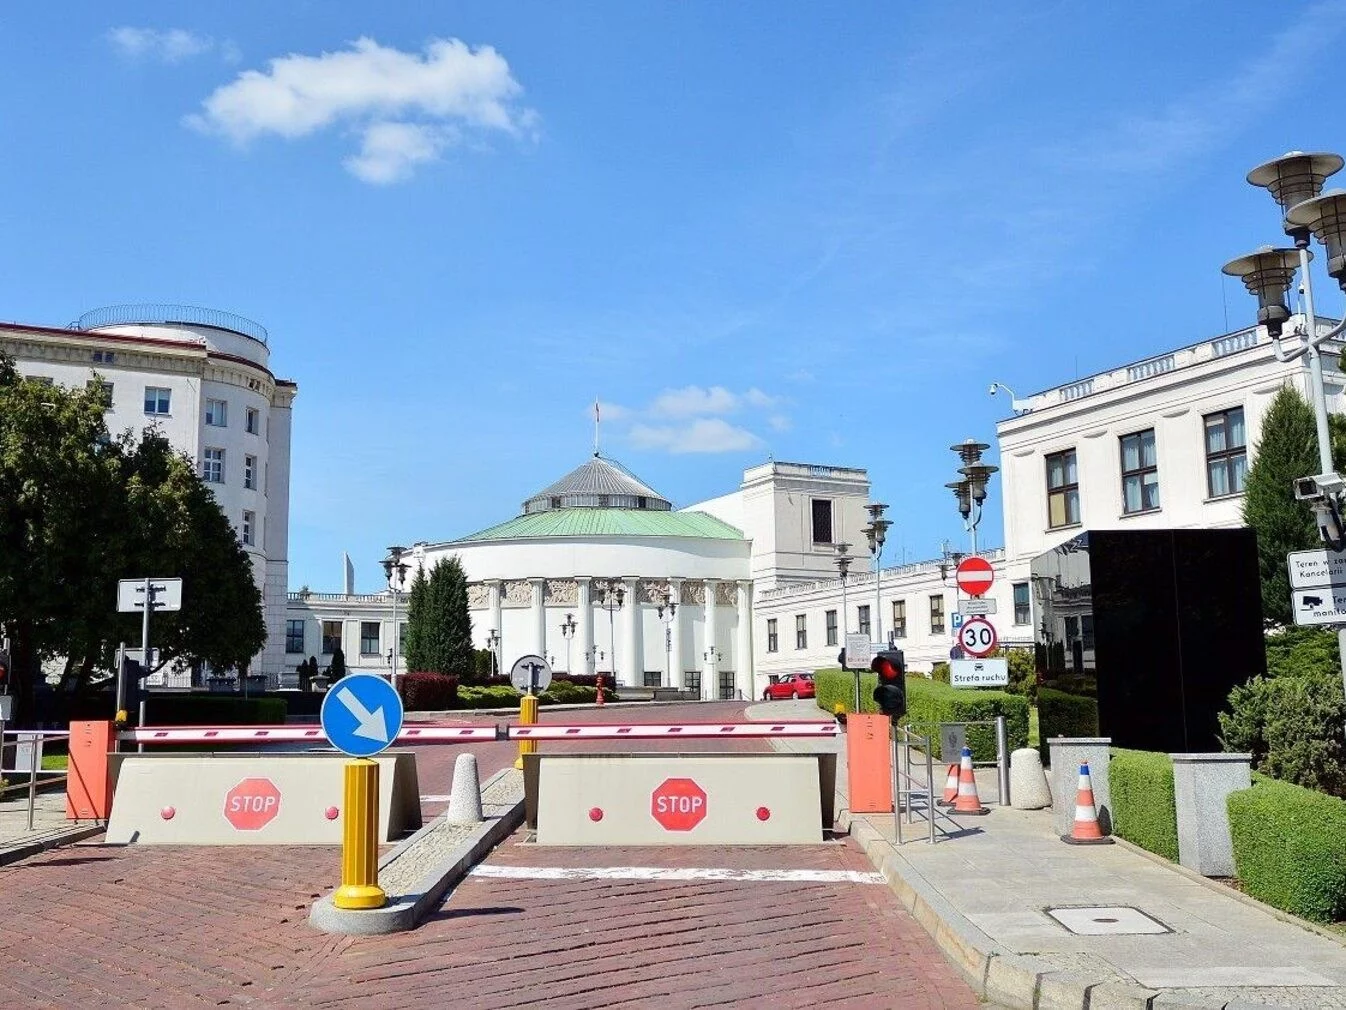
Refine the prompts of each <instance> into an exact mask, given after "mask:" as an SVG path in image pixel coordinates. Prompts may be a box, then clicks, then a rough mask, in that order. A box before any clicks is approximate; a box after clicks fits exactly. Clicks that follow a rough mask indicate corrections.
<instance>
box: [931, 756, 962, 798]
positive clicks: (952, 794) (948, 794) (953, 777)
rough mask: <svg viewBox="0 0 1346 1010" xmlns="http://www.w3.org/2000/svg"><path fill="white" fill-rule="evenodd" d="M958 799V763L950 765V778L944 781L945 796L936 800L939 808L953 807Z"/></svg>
mask: <svg viewBox="0 0 1346 1010" xmlns="http://www.w3.org/2000/svg"><path fill="white" fill-rule="evenodd" d="M957 798H958V762H956V761H955V762H954V763H953V764H951V765H949V777H948V778H946V779H945V780H944V796H943V798H942V799H938V800H935V806H937V807H951V806H953V801H954V800H956V799H957Z"/></svg>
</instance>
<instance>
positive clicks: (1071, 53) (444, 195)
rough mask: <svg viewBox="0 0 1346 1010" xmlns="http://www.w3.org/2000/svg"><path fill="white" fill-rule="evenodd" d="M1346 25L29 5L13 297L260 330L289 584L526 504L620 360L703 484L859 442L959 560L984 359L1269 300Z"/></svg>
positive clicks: (1, 131) (701, 490)
mask: <svg viewBox="0 0 1346 1010" xmlns="http://www.w3.org/2000/svg"><path fill="white" fill-rule="evenodd" d="M1011 7H1014V8H1018V9H1008V8H1011ZM1113 7H1116V8H1117V9H1111V8H1113ZM1344 42H1346V2H1343V0H1328V2H1318V3H1294V4H1281V5H1274V6H1273V7H1268V6H1267V5H1266V4H1265V3H1254V2H1228V3H1222V4H1219V5H1212V4H1209V3H1198V2H1183V0H1166V2H1163V3H1158V2H1154V3H1150V2H1134V3H1130V4H1126V5H1102V4H1087V3H1083V2H1062V3H1054V4H1031V5H1006V4H993V3H955V4H949V3H945V4H933V3H930V4H915V3H892V2H883V3H851V4H846V5H820V4H803V3H800V4H788V3H782V2H780V0H775V2H738V3H732V4H726V3H710V2H686V3H676V4H675V3H627V4H619V3H606V4H575V3H566V2H558V0H547V2H535V3H501V2H490V3H487V2H462V3H453V4H409V3H400V2H391V0H390V2H388V3H385V4H381V5H372V4H364V3H341V2H336V0H324V2H322V3H293V4H274V3H262V2H235V3H231V4H227V5H225V4H219V5H204V4H202V5H196V4H192V5H183V4H178V3H175V4H169V3H119V4H117V5H115V12H114V11H113V5H106V4H97V3H65V4H25V5H9V6H8V8H7V10H6V12H5V13H4V14H3V15H2V16H0V88H2V90H0V94H2V95H3V100H2V101H0V138H3V142H4V143H3V149H4V152H5V154H4V157H2V158H0V193H2V194H3V198H0V228H3V234H4V241H3V242H0V295H2V296H3V302H2V304H0V317H3V318H7V319H13V320H18V321H22V322H29V323H41V324H54V325H62V324H65V323H67V322H69V321H70V320H71V319H74V318H75V317H76V316H78V315H79V314H80V313H81V312H82V311H84V310H86V309H89V308H93V307H95V306H98V305H104V304H113V303H119V302H129V301H182V302H189V303H193V304H201V305H208V306H213V307H217V308H222V309H227V310H230V311H234V312H238V313H241V314H243V315H245V316H248V317H251V318H253V319H256V320H258V321H259V322H261V323H263V324H264V325H265V326H267V327H268V329H269V330H270V332H271V335H272V340H271V346H272V354H273V358H272V363H273V367H274V370H275V371H276V373H277V374H278V375H281V376H284V377H290V378H293V379H295V380H296V381H298V383H299V385H300V398H299V401H298V403H297V406H296V411H295V447H294V471H293V479H292V509H291V544H290V561H291V566H290V572H291V582H292V585H293V586H295V587H298V586H299V585H300V584H303V583H307V584H309V585H311V586H313V587H314V588H315V589H319V588H324V589H331V588H336V587H337V586H338V580H339V578H340V567H339V564H340V557H341V552H342V551H343V550H346V551H349V552H350V554H351V555H352V557H353V558H354V559H355V562H356V566H357V572H358V575H359V578H358V582H359V584H360V586H361V587H362V588H372V587H373V586H374V585H375V583H376V582H377V581H378V579H377V573H376V562H377V560H378V559H379V558H380V557H381V556H382V554H383V548H384V546H385V545H387V544H389V543H394V542H400V543H410V542H412V541H415V540H422V539H424V540H443V539H450V538H453V537H455V536H458V535H462V534H466V533H469V532H472V531H474V530H476V529H479V528H481V527H484V526H487V525H490V524H492V523H495V522H498V521H502V520H504V519H506V518H509V517H510V516H512V515H514V514H515V513H516V512H517V510H518V507H519V503H520V502H521V501H522V500H523V499H524V498H525V497H527V496H528V495H529V494H530V493H532V492H533V491H535V490H537V489H538V488H540V487H541V486H543V485H545V484H547V483H549V482H550V481H551V480H553V479H554V478H556V477H558V476H560V475H561V474H562V473H564V472H565V471H567V470H569V469H570V468H571V467H573V466H575V465H578V464H579V463H580V462H582V461H583V459H584V458H585V455H586V454H587V453H588V452H589V451H590V449H591V439H592V419H591V409H592V408H591V405H592V403H593V401H594V398H595V397H599V398H601V400H602V401H603V403H604V404H605V405H607V407H606V409H605V412H604V416H605V423H604V450H605V453H606V454H608V455H611V456H613V457H615V458H617V459H619V460H621V461H622V462H623V463H625V464H626V465H627V466H628V467H630V468H631V469H632V470H633V471H634V472H636V473H637V474H638V475H640V476H641V477H642V478H643V479H645V480H646V481H647V482H649V483H651V484H652V485H654V486H655V487H656V488H658V489H659V490H660V491H661V492H663V493H664V494H665V495H667V496H669V497H670V498H672V499H673V500H674V501H675V503H676V504H687V503H690V502H694V501H697V500H700V499H702V498H706V497H711V496H713V495H717V494H722V493H725V492H727V491H730V490H732V489H733V488H734V487H735V486H736V485H737V483H738V481H739V479H740V477H741V473H742V470H743V468H744V467H745V466H749V465H753V464H755V463H758V462H761V461H763V460H765V459H766V458H767V456H768V454H771V455H773V456H774V457H775V458H777V459H784V460H792V461H804V462H821V463H836V464H844V465H852V466H863V467H867V468H868V469H869V471H870V474H871V478H872V480H873V484H874V493H875V494H876V496H877V497H879V498H881V499H883V500H884V501H887V502H888V503H889V505H890V506H891V510H890V517H891V518H892V519H894V520H895V523H896V525H895V526H894V528H893V530H892V531H891V532H890V535H889V544H890V545H892V547H895V548H896V550H895V551H894V550H893V549H892V547H890V551H889V553H888V554H887V555H886V557H893V556H894V554H899V555H900V553H901V552H903V551H905V554H906V556H907V558H908V559H911V560H915V559H918V558H924V557H931V556H933V555H935V554H936V553H937V552H938V549H939V543H940V541H941V540H942V539H943V538H946V537H947V538H950V539H951V540H953V541H954V542H955V544H963V543H965V540H966V538H965V536H964V534H963V533H962V530H961V525H960V522H959V519H958V516H957V514H956V512H955V511H954V508H953V500H952V497H951V496H950V495H949V493H948V492H947V491H946V490H945V488H944V486H943V485H944V483H945V482H946V481H948V480H950V479H952V477H953V469H954V456H953V454H952V453H950V452H949V451H948V448H947V447H948V446H949V445H951V444H952V443H954V442H956V441H959V440H961V439H963V438H966V437H968V436H974V437H977V438H979V439H981V440H983V441H988V442H992V443H994V424H995V421H996V420H997V419H998V418H1000V417H1002V416H1004V415H1005V414H1006V413H1007V412H1008V403H1007V401H1006V399H1005V398H1004V397H1003V396H1002V397H998V398H996V399H992V398H990V397H988V396H987V394H986V388H987V385H988V384H989V382H991V381H992V380H999V381H1001V382H1004V383H1007V384H1008V385H1010V386H1012V387H1013V388H1014V389H1015V390H1017V391H1018V393H1019V394H1020V395H1026V394H1028V393H1030V392H1032V391H1035V390H1038V389H1041V388H1044V387H1049V386H1052V385H1056V384H1058V383H1061V382H1066V381H1070V380H1071V379H1073V378H1074V377H1076V376H1077V375H1086V374H1089V373H1090V372H1093V371H1096V370H1099V369H1103V368H1108V367H1112V366H1114V365H1117V364H1121V363H1124V362H1127V361H1130V360H1134V359H1138V358H1142V357H1145V356H1146V355H1149V354H1152V353H1155V352H1159V351H1162V350H1166V349H1168V348H1171V347H1175V346H1179V345H1182V344H1186V343H1190V342H1194V341H1196V340H1199V339H1201V338H1203V337H1206V336H1209V335H1212V334H1215V333H1219V332H1223V331H1224V330H1225V329H1226V318H1227V319H1228V324H1229V327H1230V328H1237V327H1239V326H1242V325H1245V324H1247V323H1248V322H1250V321H1251V320H1252V318H1253V310H1254V306H1253V302H1252V300H1251V299H1250V298H1249V297H1248V296H1247V295H1246V294H1245V293H1244V292H1243V291H1242V289H1241V288H1240V287H1239V285H1238V284H1237V283H1236V282H1233V281H1224V280H1222V278H1221V275H1220V266H1221V264H1222V263H1224V262H1225V261H1226V260H1228V259H1230V258H1232V257H1234V256H1236V255H1239V254H1242V253H1244V252H1247V251H1250V250H1252V249H1253V248H1255V247H1257V246H1258V245H1261V244H1263V243H1267V242H1276V241H1278V240H1279V238H1280V232H1279V228H1278V224H1277V219H1276V213H1275V208H1274V205H1272V204H1271V202H1270V200H1269V198H1268V197H1267V196H1266V195H1265V194H1264V193H1262V192H1261V191H1258V190H1254V189H1253V188H1252V187H1250V186H1248V185H1247V184H1246V183H1245V182H1244V181H1243V176H1244V174H1245V173H1246V171H1247V170H1248V169H1249V168H1251V167H1252V166H1253V165H1255V164H1257V163H1259V162H1261V161H1263V160H1265V159H1267V158H1270V157H1273V156H1275V155H1277V154H1280V153H1282V152H1284V151H1286V150H1289V149H1292V148H1298V149H1303V150H1316V149H1328V150H1333V149H1336V150H1340V149H1342V148H1343V147H1346V132H1344V131H1343V119H1342V113H1341V110H1340V101H1339V96H1338V94H1337V91H1338V90H1339V89H1337V88H1335V87H1334V86H1333V82H1332V79H1331V77H1330V75H1329V74H1328V73H1327V72H1326V71H1325V70H1324V68H1325V67H1328V66H1330V65H1331V59H1332V58H1333V56H1334V55H1336V54H1339V53H1340V52H1341V51H1342V46H1343V43H1344ZM1321 290H1322V291H1323V292H1324V293H1325V294H1324V296H1323V297H1321V298H1320V301H1322V302H1323V303H1324V304H1322V305H1320V311H1322V312H1326V313H1329V314H1332V315H1337V314H1339V313H1340V303H1339V298H1338V296H1337V295H1336V294H1335V285H1332V286H1331V287H1329V286H1328V284H1327V283H1326V282H1324V284H1323V287H1322V289H1321ZM1226 314H1227V315H1226ZM992 461H993V462H994V460H992ZM998 490H999V489H998V485H996V484H993V486H992V492H991V493H992V498H991V501H990V503H989V504H990V506H991V508H990V516H989V518H988V520H987V523H986V525H985V526H984V527H983V529H984V532H985V535H984V537H983V542H984V543H988V542H989V543H990V544H998V543H1000V541H1001V532H1000V525H999V519H998V512H999V505H998V502H999V499H998Z"/></svg>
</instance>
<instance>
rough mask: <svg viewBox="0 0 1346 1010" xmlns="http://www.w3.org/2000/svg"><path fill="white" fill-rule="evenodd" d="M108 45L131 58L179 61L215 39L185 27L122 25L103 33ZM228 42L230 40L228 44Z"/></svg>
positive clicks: (207, 48) (203, 50)
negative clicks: (105, 33) (105, 35)
mask: <svg viewBox="0 0 1346 1010" xmlns="http://www.w3.org/2000/svg"><path fill="white" fill-rule="evenodd" d="M107 38H108V41H109V42H110V43H112V47H113V48H114V49H116V50H117V52H119V53H120V54H121V55H122V56H125V57H126V58H127V59H132V60H159V61H160V62H162V63H181V62H182V61H183V60H187V59H191V58H192V57H193V56H200V55H201V54H202V53H208V52H210V51H211V50H212V49H214V48H215V40H214V39H212V38H210V37H209V36H206V35H198V34H197V33H196V32H192V31H187V30H186V29H185V28H132V27H130V26H129V25H123V26H122V27H120V28H113V29H111V30H110V31H109V32H108V33H107ZM231 45H232V43H231Z"/></svg>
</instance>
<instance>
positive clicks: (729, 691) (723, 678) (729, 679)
mask: <svg viewBox="0 0 1346 1010" xmlns="http://www.w3.org/2000/svg"><path fill="white" fill-rule="evenodd" d="M736 694H738V687H737V685H736V684H735V683H734V671H733V670H721V671H720V700H721V701H732V700H733V698H734V696H735V695H736Z"/></svg>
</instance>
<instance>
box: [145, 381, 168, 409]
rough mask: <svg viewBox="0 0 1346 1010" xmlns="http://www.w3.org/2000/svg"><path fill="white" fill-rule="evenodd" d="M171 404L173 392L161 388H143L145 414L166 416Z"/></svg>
mask: <svg viewBox="0 0 1346 1010" xmlns="http://www.w3.org/2000/svg"><path fill="white" fill-rule="evenodd" d="M172 403H173V391H172V390H171V389H165V388H163V387H162V386H146V387H145V413H146V414H158V415H160V416H166V415H167V414H168V409H169V407H170V406H171V405H172Z"/></svg>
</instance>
